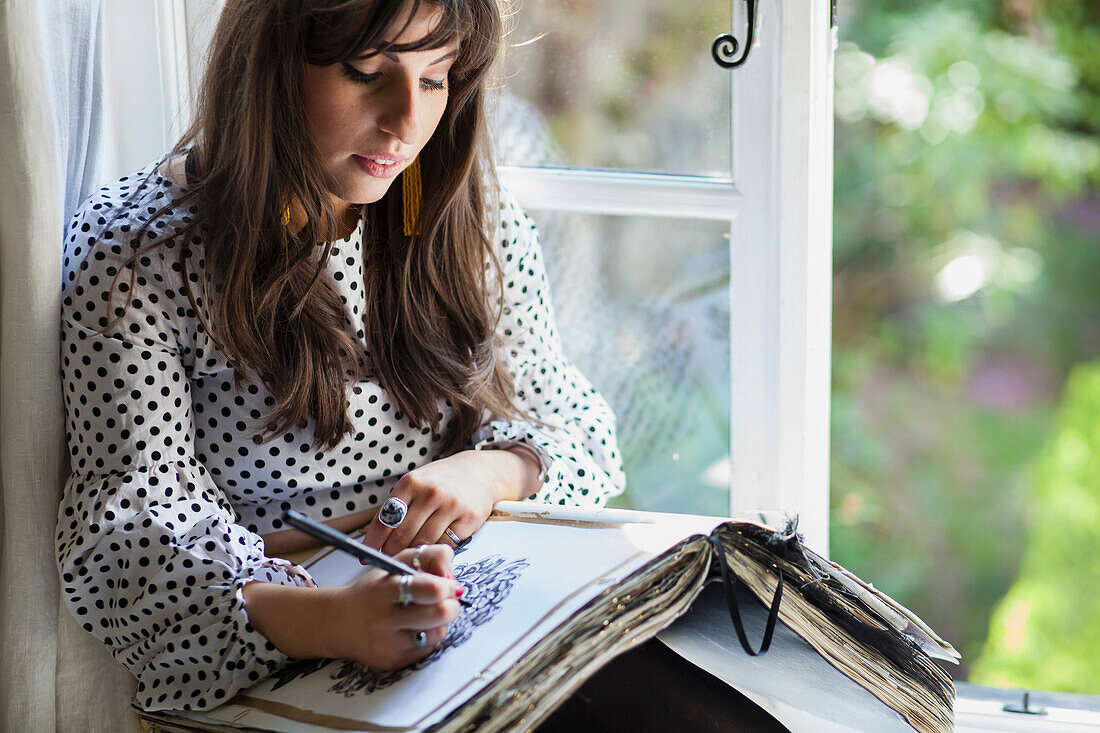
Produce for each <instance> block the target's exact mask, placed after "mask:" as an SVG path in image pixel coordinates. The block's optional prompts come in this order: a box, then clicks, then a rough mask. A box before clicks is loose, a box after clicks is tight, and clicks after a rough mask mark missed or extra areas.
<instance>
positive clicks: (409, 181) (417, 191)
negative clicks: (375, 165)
mask: <svg viewBox="0 0 1100 733" xmlns="http://www.w3.org/2000/svg"><path fill="white" fill-rule="evenodd" d="M422 195H423V194H422V186H421V182H420V158H419V157H417V158H416V160H414V161H413V162H412V165H410V166H409V167H408V168H406V169H405V170H404V172H402V173H401V209H402V214H403V215H404V220H405V236H406V237H411V236H412V235H414V234H420V200H421V196H422Z"/></svg>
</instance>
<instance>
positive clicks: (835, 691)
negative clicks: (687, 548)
mask: <svg viewBox="0 0 1100 733" xmlns="http://www.w3.org/2000/svg"><path fill="white" fill-rule="evenodd" d="M737 598H738V602H739V604H740V605H739V606H738V608H739V609H740V612H741V621H742V623H743V624H744V626H745V634H746V635H747V636H748V639H749V645H750V646H752V647H753V648H754V649H756V648H759V646H760V639H761V637H762V635H763V633H764V625H765V623H766V622H767V618H768V612H767V609H765V608H764V607H763V606H761V605H760V603H759V602H758V601H756V600H755V599H754V598H753V597H752V596H750V595H749V594H748V593H743V594H738V597H737ZM657 638H658V639H660V640H661V641H662V642H664V644H665V645H666V646H668V647H669V648H670V649H672V650H673V651H674V652H676V653H677V654H679V655H680V656H681V657H683V658H684V659H687V660H688V661H689V662H691V663H692V664H694V665H695V666H697V667H699V668H700V669H703V670H706V671H707V672H709V673H710V674H712V675H714V676H715V677H717V678H718V679H720V680H722V681H723V682H725V683H726V684H728V685H730V686H731V687H735V688H737V689H738V690H740V691H741V692H742V693H744V694H745V695H746V696H747V697H748V698H749V699H751V700H752V701H753V702H755V703H756V704H757V705H759V706H760V707H762V708H764V709H765V710H767V711H768V713H770V714H771V715H772V717H774V718H775V719H776V720H778V721H779V722H780V723H782V724H783V725H785V726H786V727H787V728H788V729H789V730H790V731H791V732H792V733H851V732H852V731H876V732H877V733H913V729H912V728H911V727H910V726H909V724H908V723H907V722H905V719H904V718H903V717H902V716H901V715H900V714H899V713H897V712H895V711H894V710H892V709H890V708H889V707H887V706H886V705H884V704H883V703H882V702H881V701H880V700H879V699H878V698H876V697H875V696H874V695H872V694H871V693H870V692H868V691H867V690H865V689H863V688H862V687H861V686H860V685H858V684H857V683H855V682H853V681H852V680H850V679H848V677H846V676H845V675H844V674H842V673H841V672H839V671H838V670H836V669H835V668H833V666H832V665H831V664H829V663H828V662H827V661H825V659H824V657H822V656H821V655H820V654H818V653H817V651H815V650H814V648H813V647H812V646H810V644H809V643H808V642H807V641H806V640H805V639H803V638H802V637H801V636H799V635H798V634H796V633H794V632H793V631H791V629H790V628H789V627H788V626H786V625H785V624H784V623H783V622H782V621H778V622H776V625H775V633H774V635H773V637H772V643H771V647H770V648H769V649H768V651H767V652H765V653H764V654H763V655H761V656H757V657H750V656H749V655H748V654H746V653H745V650H744V649H742V648H741V643H740V642H739V641H738V640H737V632H736V631H735V630H734V628H733V622H732V621H731V620H730V614H729V609H728V607H727V606H726V596H725V588H723V586H722V585H721V584H720V583H711V584H710V585H708V586H707V587H706V588H705V589H704V590H703V592H702V593H701V594H700V595H699V597H698V598H697V599H696V600H695V603H694V604H693V605H692V607H691V610H690V611H688V613H686V614H685V615H684V616H683V617H682V618H680V619H679V620H678V621H676V623H674V624H673V625H672V626H670V627H668V628H667V629H665V630H664V631H662V632H661V633H660V634H658V635H657Z"/></svg>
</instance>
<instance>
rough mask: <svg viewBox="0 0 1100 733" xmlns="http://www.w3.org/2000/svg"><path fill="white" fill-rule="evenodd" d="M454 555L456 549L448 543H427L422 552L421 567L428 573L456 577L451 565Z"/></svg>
mask: <svg viewBox="0 0 1100 733" xmlns="http://www.w3.org/2000/svg"><path fill="white" fill-rule="evenodd" d="M454 556H455V553H454V550H452V549H451V548H450V546H448V545H442V544H440V545H427V546H425V547H424V549H423V550H421V552H420V567H421V568H422V569H423V570H424V572H427V573H432V574H434V575H442V576H443V577H445V578H454V570H453V568H452V566H451V561H452V560H453V559H454Z"/></svg>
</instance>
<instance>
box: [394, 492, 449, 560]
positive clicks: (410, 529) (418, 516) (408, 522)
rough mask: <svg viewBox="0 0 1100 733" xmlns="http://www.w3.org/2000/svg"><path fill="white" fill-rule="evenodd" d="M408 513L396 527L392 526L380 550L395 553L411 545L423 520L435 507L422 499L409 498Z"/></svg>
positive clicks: (425, 519) (422, 524) (426, 519)
mask: <svg viewBox="0 0 1100 733" xmlns="http://www.w3.org/2000/svg"><path fill="white" fill-rule="evenodd" d="M405 500H406V501H408V503H409V513H408V514H407V515H406V516H405V519H404V520H403V521H402V522H401V524H399V525H398V526H397V527H394V528H393V529H392V530H391V531H390V534H389V537H387V538H386V541H385V542H384V543H383V544H382V552H384V553H386V554H387V555H396V554H397V553H399V552H401V551H402V550H404V549H406V548H408V547H412V545H413V537H415V536H416V535H417V533H418V532H419V531H420V528H421V527H423V526H424V522H426V521H428V518H429V517H430V516H431V515H432V514H433V513H434V512H435V509H436V507H434V506H432V504H431V503H430V502H426V501H424V500H422V499H421V500H409V499H405ZM421 544H423V543H421Z"/></svg>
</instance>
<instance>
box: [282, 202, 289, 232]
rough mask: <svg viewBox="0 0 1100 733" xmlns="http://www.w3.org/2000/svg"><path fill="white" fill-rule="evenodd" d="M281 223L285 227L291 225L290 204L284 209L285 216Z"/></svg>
mask: <svg viewBox="0 0 1100 733" xmlns="http://www.w3.org/2000/svg"><path fill="white" fill-rule="evenodd" d="M279 223H280V224H282V225H283V226H284V227H285V226H286V225H287V224H289V223H290V204H287V205H286V207H285V208H284V209H283V215H282V216H280V217H279Z"/></svg>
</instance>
